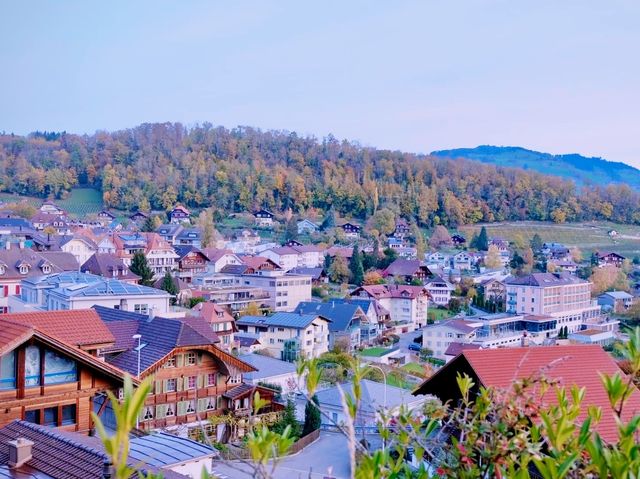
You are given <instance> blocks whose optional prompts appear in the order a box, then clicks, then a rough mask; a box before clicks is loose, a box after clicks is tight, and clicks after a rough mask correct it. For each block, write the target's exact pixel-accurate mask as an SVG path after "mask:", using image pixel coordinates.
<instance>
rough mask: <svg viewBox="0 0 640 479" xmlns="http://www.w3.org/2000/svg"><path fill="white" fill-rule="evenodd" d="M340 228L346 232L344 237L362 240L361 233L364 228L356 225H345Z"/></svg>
mask: <svg viewBox="0 0 640 479" xmlns="http://www.w3.org/2000/svg"><path fill="white" fill-rule="evenodd" d="M338 228H340V229H342V231H343V232H344V236H345V237H346V238H347V239H358V238H360V232H361V231H362V226H359V225H357V224H354V223H344V224H342V225H340V226H338Z"/></svg>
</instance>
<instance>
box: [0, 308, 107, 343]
mask: <svg viewBox="0 0 640 479" xmlns="http://www.w3.org/2000/svg"><path fill="white" fill-rule="evenodd" d="M2 319H3V320H5V321H7V322H11V323H14V324H21V325H25V326H33V327H35V328H37V329H39V330H40V331H42V332H45V333H47V334H50V335H52V336H55V337H56V338H59V339H61V340H62V341H64V342H66V343H69V344H72V345H74V346H78V347H83V346H85V347H86V346H90V345H94V344H105V343H113V342H114V341H115V338H114V337H113V334H111V331H109V328H107V327H106V326H105V324H104V323H103V322H102V320H101V319H100V317H99V316H98V313H96V312H95V311H94V310H93V309H78V310H70V311H38V312H29V313H11V314H4V315H2Z"/></svg>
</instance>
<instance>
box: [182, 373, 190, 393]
mask: <svg viewBox="0 0 640 479" xmlns="http://www.w3.org/2000/svg"><path fill="white" fill-rule="evenodd" d="M182 379H183V381H184V390H185V391H188V390H189V376H185V377H184V378H182Z"/></svg>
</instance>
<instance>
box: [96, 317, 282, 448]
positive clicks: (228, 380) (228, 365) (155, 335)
mask: <svg viewBox="0 0 640 479" xmlns="http://www.w3.org/2000/svg"><path fill="white" fill-rule="evenodd" d="M95 309H96V311H97V313H98V315H99V316H100V318H101V319H102V320H103V321H104V324H105V325H106V326H107V328H109V330H110V331H111V332H112V334H113V336H114V337H115V342H114V344H113V345H112V346H110V347H109V348H105V351H104V353H105V360H106V362H107V363H108V364H111V365H114V366H117V367H119V368H121V369H123V370H124V371H126V372H128V373H129V374H131V375H133V376H134V377H136V378H138V379H140V380H142V379H144V378H146V377H148V376H153V378H154V386H153V390H152V392H151V394H150V395H149V396H148V397H147V399H146V401H145V405H144V408H143V410H142V412H141V414H140V418H139V428H140V429H144V430H154V429H159V428H161V429H163V430H166V431H169V432H172V433H174V434H177V435H179V436H191V435H192V433H193V432H195V431H198V430H201V427H202V426H209V425H210V423H209V421H208V419H209V418H211V417H213V416H217V415H220V414H223V413H225V412H227V411H228V412H230V413H231V414H233V415H234V417H246V416H247V415H248V413H249V412H250V409H251V404H252V402H253V401H252V399H253V394H252V393H253V392H255V390H256V389H255V388H254V387H250V388H247V387H246V386H247V385H246V384H245V383H244V382H243V380H242V374H243V373H245V372H250V371H253V370H254V368H253V367H252V366H250V365H249V364H247V363H245V362H243V361H241V360H240V359H238V358H236V357H235V356H233V355H231V354H229V353H227V352H225V351H223V350H222V349H220V348H219V347H218V344H219V338H218V337H217V335H216V333H214V332H213V331H212V329H211V327H210V326H209V325H208V324H207V323H206V322H205V321H204V319H202V318H197V317H190V318H188V319H186V320H177V319H167V318H160V317H147V316H144V315H139V314H134V313H129V312H125V311H119V310H114V309H110V308H102V307H97V308H95ZM134 335H136V336H137V335H139V336H138V337H137V338H136V337H134ZM138 353H139V354H140V369H139V370H138ZM269 391H270V390H263V389H260V395H261V397H263V398H265V399H272V398H273V392H269ZM263 394H264V395H263ZM269 407H274V405H273V404H271V405H270V406H269ZM220 426H221V427H220V428H219V429H218V427H216V430H214V431H212V434H211V435H212V437H213V438H214V439H216V440H217V441H219V442H221V441H223V440H225V439H227V438H228V437H229V434H230V433H231V431H229V430H226V431H225V429H227V428H228V427H230V425H224V424H223V425H220Z"/></svg>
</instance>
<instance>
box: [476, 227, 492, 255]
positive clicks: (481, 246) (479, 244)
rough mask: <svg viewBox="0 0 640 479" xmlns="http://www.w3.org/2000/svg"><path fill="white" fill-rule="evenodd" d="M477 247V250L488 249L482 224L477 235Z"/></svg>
mask: <svg viewBox="0 0 640 479" xmlns="http://www.w3.org/2000/svg"><path fill="white" fill-rule="evenodd" d="M477 248H478V250H479V251H487V250H488V249H489V238H488V237H487V228H485V227H484V226H483V227H482V228H481V229H480V234H479V235H478V241H477Z"/></svg>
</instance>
